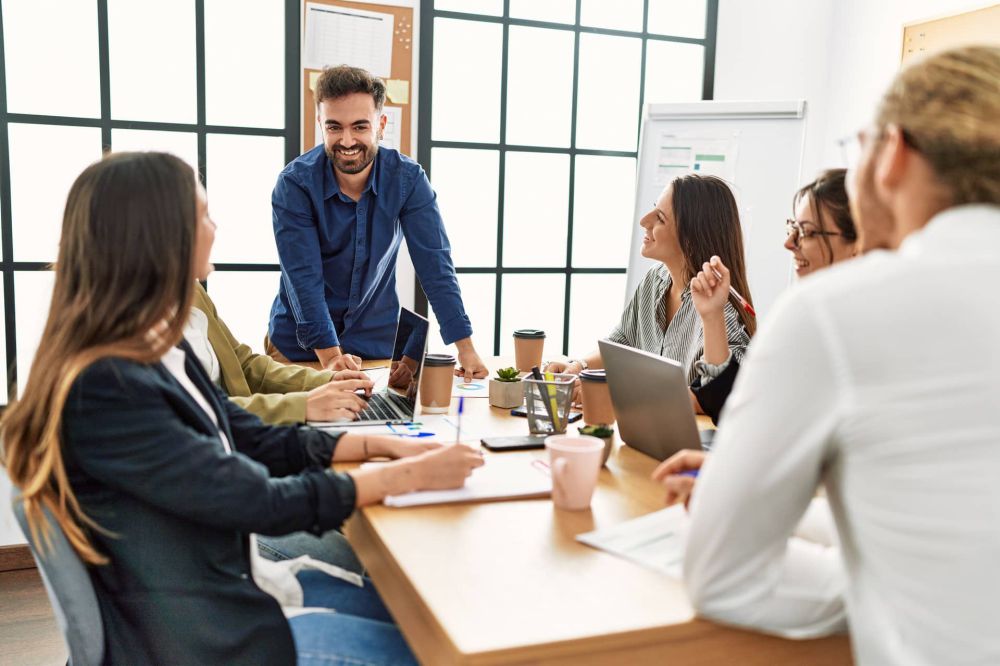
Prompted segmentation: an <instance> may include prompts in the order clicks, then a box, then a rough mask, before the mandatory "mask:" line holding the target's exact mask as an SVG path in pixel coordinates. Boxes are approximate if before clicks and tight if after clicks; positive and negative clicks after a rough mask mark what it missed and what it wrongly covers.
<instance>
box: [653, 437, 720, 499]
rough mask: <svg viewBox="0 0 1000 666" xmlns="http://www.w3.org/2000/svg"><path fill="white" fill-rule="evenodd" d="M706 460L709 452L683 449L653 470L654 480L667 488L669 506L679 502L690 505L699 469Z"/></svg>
mask: <svg viewBox="0 0 1000 666" xmlns="http://www.w3.org/2000/svg"><path fill="white" fill-rule="evenodd" d="M706 460H708V454H706V453H705V452H704V451H695V450H693V449H683V450H681V451H678V452H677V453H675V454H674V455H672V456H670V457H669V458H667V459H666V460H664V461H663V462H662V463H660V465H659V466H658V467H657V468H656V469H655V470H653V474H652V478H653V480H654V481H659V482H660V483H661V484H662V485H663V487H664V488H666V490H667V495H666V498H665V503H666V504H667V505H668V506H669V505H671V504H676V503H677V502H684V506H685V507H686V506H687V505H688V502H689V501H690V500H691V492H692V491H693V490H694V485H695V482H696V481H697V478H698V471H699V470H700V469H701V467H702V465H704V464H705V461H706Z"/></svg>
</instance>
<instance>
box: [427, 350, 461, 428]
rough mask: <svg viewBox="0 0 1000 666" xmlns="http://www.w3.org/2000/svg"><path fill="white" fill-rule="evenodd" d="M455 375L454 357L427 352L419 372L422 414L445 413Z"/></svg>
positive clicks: (448, 404)
mask: <svg viewBox="0 0 1000 666" xmlns="http://www.w3.org/2000/svg"><path fill="white" fill-rule="evenodd" d="M454 377H455V357H454V356H452V355H451V354H427V355H426V356H424V368H423V370H422V372H421V373H420V406H421V407H422V408H423V410H422V411H423V413H424V414H445V413H447V412H448V408H449V407H451V387H452V385H453V384H454Z"/></svg>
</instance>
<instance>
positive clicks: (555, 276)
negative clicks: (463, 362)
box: [417, 0, 718, 355]
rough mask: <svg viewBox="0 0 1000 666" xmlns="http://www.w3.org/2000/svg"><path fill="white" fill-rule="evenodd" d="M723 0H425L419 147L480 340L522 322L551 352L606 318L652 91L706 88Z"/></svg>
mask: <svg viewBox="0 0 1000 666" xmlns="http://www.w3.org/2000/svg"><path fill="white" fill-rule="evenodd" d="M717 13H718V2H717V0H616V1H615V2H608V1H606V0H546V1H545V2H537V1H535V0H425V1H424V2H422V3H421V20H420V25H421V47H420V49H421V51H420V108H419V123H420V127H419V139H420V140H419V144H418V145H419V152H418V157H419V161H420V162H421V164H422V165H423V166H424V168H425V169H427V171H428V173H429V175H430V179H431V182H432V184H433V185H434V188H435V190H436V191H437V193H438V201H439V204H440V206H441V210H442V214H443V216H444V221H445V226H446V227H447V230H448V235H449V238H450V239H451V243H452V257H453V258H454V260H455V264H456V267H457V271H458V279H459V283H460V284H461V287H462V293H463V296H464V300H465V305H466V309H467V311H468V313H469V316H470V317H471V318H472V323H473V328H474V330H475V333H474V340H475V342H476V346H477V348H478V349H479V350H480V352H482V353H485V354H491V353H492V354H509V353H512V351H513V342H512V336H511V334H512V332H513V330H514V329H516V328H522V327H531V328H541V329H544V330H545V331H546V333H547V336H548V339H547V341H546V353H547V354H549V355H553V354H557V353H568V352H569V351H570V350H572V351H574V352H576V353H583V352H585V351H588V350H589V349H591V348H593V347H595V346H596V341H597V339H598V338H600V337H603V336H605V335H607V333H608V332H609V331H610V329H611V328H612V326H613V325H614V323H615V322H616V320H617V318H618V316H619V314H620V312H621V308H622V304H623V300H624V296H625V267H626V266H627V265H628V253H629V244H630V239H631V232H632V220H633V212H634V210H633V209H634V196H635V194H634V193H635V170H636V147H637V145H638V137H639V123H640V117H641V110H642V108H643V104H644V103H645V102H673V101H693V100H700V99H711V97H712V81H713V75H714V60H715V25H716V17H717ZM418 292H419V289H418ZM417 302H418V307H421V306H423V307H426V301H425V300H424V299H423V295H422V294H421V293H418V294H417ZM435 330H436V327H435ZM438 343H441V341H440V340H438Z"/></svg>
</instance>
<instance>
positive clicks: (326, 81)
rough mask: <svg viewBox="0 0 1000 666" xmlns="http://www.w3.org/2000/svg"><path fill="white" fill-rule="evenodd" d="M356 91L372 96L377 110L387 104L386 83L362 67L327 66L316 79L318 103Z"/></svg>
mask: <svg viewBox="0 0 1000 666" xmlns="http://www.w3.org/2000/svg"><path fill="white" fill-rule="evenodd" d="M354 93H364V94H367V95H371V96H372V100H373V101H374V102H375V110H376V111H381V110H382V105H384V104H385V83H384V82H383V81H382V79H380V78H378V77H377V76H372V74H371V72H369V71H368V70H366V69H361V68H360V67H350V66H348V65H337V66H336V67H327V68H325V69H324V70H323V73H322V74H320V75H319V78H318V79H317V80H316V105H317V106H319V104H320V103H322V102H323V100H327V99H337V98H339V97H346V96H347V95H353V94H354Z"/></svg>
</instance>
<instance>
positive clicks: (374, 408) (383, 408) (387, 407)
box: [358, 393, 409, 421]
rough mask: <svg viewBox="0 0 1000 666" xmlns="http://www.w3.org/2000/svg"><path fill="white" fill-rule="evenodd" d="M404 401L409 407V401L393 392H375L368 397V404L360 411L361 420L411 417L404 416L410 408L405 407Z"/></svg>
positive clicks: (389, 419)
mask: <svg viewBox="0 0 1000 666" xmlns="http://www.w3.org/2000/svg"><path fill="white" fill-rule="evenodd" d="M400 403H403V405H405V406H406V407H407V408H408V407H409V403H407V402H406V401H405V400H403V399H402V398H400V397H399V396H397V395H395V394H393V393H373V394H372V395H371V397H369V398H368V406H367V407H366V408H365V409H364V410H363V411H361V412H359V413H358V420H359V421H398V420H400V419H405V418H409V417H408V416H404V414H406V412H407V411H409V410H408V409H403V405H401V404H400Z"/></svg>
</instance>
